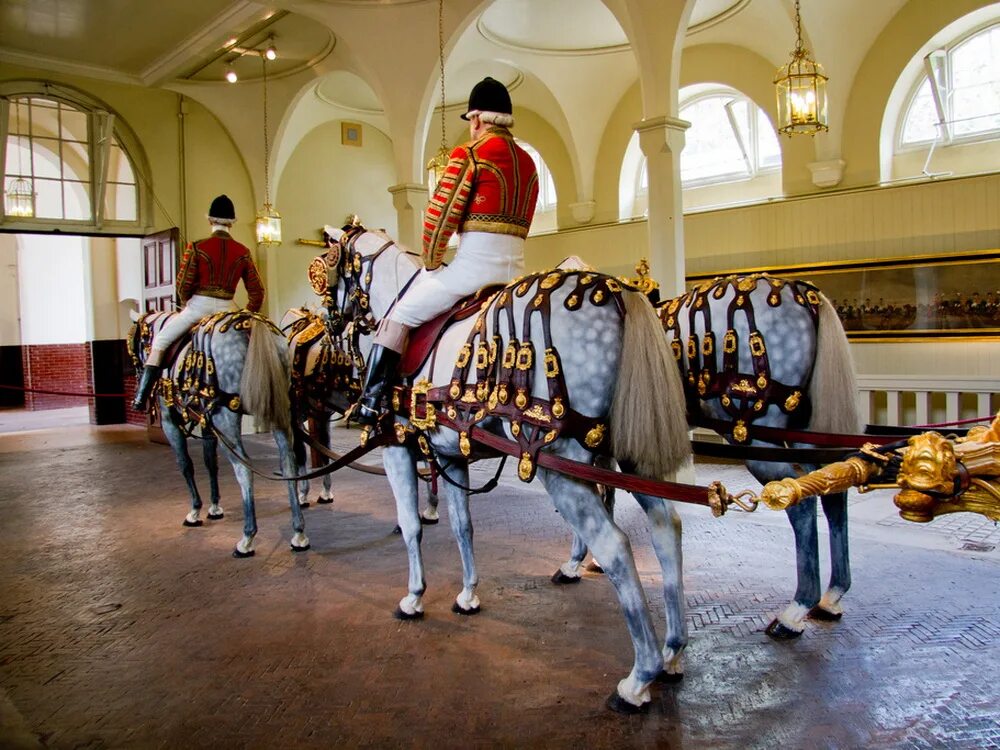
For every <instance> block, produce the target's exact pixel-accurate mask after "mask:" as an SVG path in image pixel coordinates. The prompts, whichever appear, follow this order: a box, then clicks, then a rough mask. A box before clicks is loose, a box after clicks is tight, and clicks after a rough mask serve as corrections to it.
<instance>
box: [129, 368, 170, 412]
mask: <svg viewBox="0 0 1000 750" xmlns="http://www.w3.org/2000/svg"><path fill="white" fill-rule="evenodd" d="M161 372H163V368H162V367H157V366H156V365H146V366H145V367H143V368H142V377H141V378H140V379H139V385H138V386H137V387H136V389H135V400H134V401H133V402H132V408H133V409H135V410H136V411H146V402H147V401H149V392H150V391H152V390H153V385H154V384H155V383H156V381H157V380H159V378H160V373H161Z"/></svg>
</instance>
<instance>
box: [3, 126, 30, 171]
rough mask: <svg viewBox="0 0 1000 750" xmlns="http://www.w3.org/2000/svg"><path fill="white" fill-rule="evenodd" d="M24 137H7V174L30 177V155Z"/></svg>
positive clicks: (26, 139) (26, 140)
mask: <svg viewBox="0 0 1000 750" xmlns="http://www.w3.org/2000/svg"><path fill="white" fill-rule="evenodd" d="M28 146H29V144H28V138H27V137H26V136H20V137H18V136H14V135H11V136H8V137H7V174H9V175H31V154H30V152H29V151H28Z"/></svg>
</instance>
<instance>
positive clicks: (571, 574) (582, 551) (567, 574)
mask: <svg viewBox="0 0 1000 750" xmlns="http://www.w3.org/2000/svg"><path fill="white" fill-rule="evenodd" d="M587 552H588V550H587V545H586V544H585V543H584V541H583V539H581V538H580V535H579V534H577V533H576V532H575V531H574V532H573V542H572V543H571V544H570V548H569V560H567V561H566V562H564V563H563V564H562V565H560V566H559V569H558V570H557V571H556V572H555V573H553V574H552V583H555V584H557V585H560V586H563V585H566V584H570V583H579V582H580V579H581V575H580V568H581V567H582V566H583V561H584V559H585V558H586V557H587Z"/></svg>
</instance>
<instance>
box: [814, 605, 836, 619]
mask: <svg viewBox="0 0 1000 750" xmlns="http://www.w3.org/2000/svg"><path fill="white" fill-rule="evenodd" d="M843 616H844V613H843V612H831V611H830V610H828V609H823V608H822V607H820V606H819V605H817V606H815V607H813V608H812V609H810V610H809V615H808V617H809V618H810V619H812V620H822V621H823V622H837V621H838V620H839V619H840V618H841V617H843Z"/></svg>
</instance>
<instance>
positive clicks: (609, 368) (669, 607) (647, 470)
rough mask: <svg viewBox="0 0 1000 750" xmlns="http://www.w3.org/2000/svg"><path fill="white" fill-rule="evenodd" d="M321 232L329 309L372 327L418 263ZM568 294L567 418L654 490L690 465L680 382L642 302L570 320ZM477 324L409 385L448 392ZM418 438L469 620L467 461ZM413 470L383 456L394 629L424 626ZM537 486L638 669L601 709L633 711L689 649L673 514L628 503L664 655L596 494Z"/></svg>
mask: <svg viewBox="0 0 1000 750" xmlns="http://www.w3.org/2000/svg"><path fill="white" fill-rule="evenodd" d="M326 232H327V234H328V236H329V237H331V238H333V239H334V240H337V241H341V240H343V241H344V242H345V244H346V245H347V248H346V250H347V252H344V253H343V257H342V258H341V262H340V265H339V269H340V275H339V278H338V279H337V280H336V284H337V287H338V294H337V295H336V296H335V297H336V299H338V300H345V305H346V306H347V307H348V308H349V309H344V310H342V311H341V312H343V313H344V314H346V315H347V316H348V317H352V316H353V317H354V318H355V319H358V320H360V319H363V318H365V317H368V316H369V313H370V317H371V320H372V321H377V320H378V319H380V318H382V317H383V316H384V315H385V313H386V311H387V310H388V308H389V306H390V305H391V304H392V302H393V300H394V299H395V298H396V296H397V295H398V293H399V292H400V290H401V289H402V288H403V287H404V285H405V284H406V283H407V281H408V280H409V279H410V278H411V277H412V276H413V275H414V274H415V273H417V272H421V265H420V263H419V261H418V260H417V259H416V257H415V256H414V255H413V254H411V253H408V252H407V251H405V250H404V249H403V248H401V247H399V246H398V245H396V244H395V243H394V242H393V241H392V240H391V239H390V238H388V237H387V236H386V235H385V234H383V233H381V232H370V231H364V230H360V231H358V232H357V233H351V234H350V235H348V234H347V233H345V231H344V230H342V229H339V228H335V227H329V226H328V227H326ZM569 294H570V291H569V290H568V289H566V288H557V289H553V290H552V297H551V299H552V304H551V310H552V312H551V316H552V320H551V335H552V344H553V346H554V347H555V349H557V350H558V352H559V356H560V357H561V362H562V372H563V375H564V378H565V384H566V391H567V395H568V398H569V401H570V404H571V406H572V408H573V409H575V410H576V411H577V412H579V413H581V414H583V415H585V416H587V417H594V418H598V419H607V420H608V421H609V422H610V433H611V436H612V452H613V453H614V455H615V457H616V458H617V460H618V461H619V463H621V464H622V465H623V466H624V467H626V468H627V469H629V470H632V471H635V472H636V473H638V474H641V475H642V476H647V477H657V478H659V477H663V476H665V475H667V474H669V473H672V472H673V471H674V470H675V469H676V468H677V467H678V466H679V465H680V464H681V463H683V462H684V461H685V460H687V459H688V458H689V456H690V443H689V442H688V438H687V427H686V422H685V418H684V411H683V405H684V398H683V392H682V388H681V383H680V378H679V374H678V371H677V368H676V366H675V365H674V363H673V360H672V357H671V355H670V351H669V348H668V347H667V342H666V339H665V338H664V336H663V330H662V327H661V326H660V323H659V321H658V320H657V319H656V315H655V312H654V310H653V308H652V306H651V305H650V303H649V301H648V300H647V299H646V298H645V297H644V296H643V295H642V294H640V293H639V292H635V291H629V290H624V291H622V292H621V299H622V301H623V303H624V307H625V312H624V315H623V314H622V313H620V312H619V310H618V308H617V307H616V305H615V304H604V305H597V304H594V302H593V301H592V300H590V299H585V300H584V301H583V302H582V304H580V306H579V307H578V308H577V309H574V310H570V309H567V307H566V305H565V303H566V301H567V297H568V295H569ZM533 296H534V292H532V291H530V290H529V291H528V292H527V293H526V294H525V295H524V296H521V297H518V298H517V301H516V302H515V303H514V315H513V318H514V319H515V320H521V319H522V316H523V313H524V309H525V307H526V306H527V305H528V304H530V303H531V302H532V298H533ZM491 304H496V302H495V301H494V302H493V303H491ZM486 318H487V319H489V318H490V316H489V315H487V316H486ZM474 323H475V319H469V320H467V321H465V322H462V323H458V324H456V325H455V326H453V327H451V328H449V329H448V330H447V332H446V333H445V334H444V336H443V337H442V338H441V340H440V341H439V342H438V343H437V344H436V346H435V353H436V354H435V356H432V357H431V358H430V359H429V360H428V362H427V363H426V364H425V365H423V367H422V368H421V370H420V371H419V372H418V373H417V375H416V376H415V378H416V379H418V380H420V379H426V380H427V381H429V382H430V383H431V384H433V385H442V384H447V383H448V382H449V380H450V377H451V375H452V372H453V368H454V363H455V360H456V356H457V354H458V352H459V350H460V348H461V347H462V345H463V344H464V343H465V342H466V340H467V336H468V334H469V332H470V330H471V327H472V325H473V324H474ZM538 328H539V326H535V330H533V332H532V334H531V336H530V340H531V341H532V343H533V345H534V347H535V351H539V352H543V351H545V346H546V345H545V342H544V339H543V336H542V333H541V331H539V330H538ZM494 333H496V334H497V335H498V336H500V338H501V342H500V347H499V348H500V349H501V350H502V349H503V347H504V346H505V345H506V343H507V342H508V340H509V334H508V332H507V331H506V330H500V331H493V330H492V325H491V326H490V330H489V331H488V335H489V336H492V335H493V334H494ZM516 333H517V335H518V336H519V337H520V336H522V335H523V331H521V330H518V331H516ZM538 359H540V358H538ZM542 367H543V365H542V363H540V362H536V378H535V381H534V382H535V383H536V386H535V391H534V392H533V395H535V396H537V397H547V396H548V393H547V391H545V392H542V391H541V390H540V389H543V388H544V387H545V382H546V381H545V376H544V371H543V370H542V369H541V368H542ZM479 425H480V426H481V427H482V428H483V429H488V430H490V431H492V432H495V433H498V434H501V435H505V436H507V437H508V438H510V437H511V436H512V434H513V433H512V431H511V425H510V424H509V423H508V422H507V421H505V420H501V419H499V418H496V417H487V418H486V419H485V420H484V421H482V422H480V423H479ZM427 437H428V439H429V442H430V444H431V446H432V449H433V451H434V453H435V454H436V455H437V456H438V457H439V458H441V459H444V460H445V462H446V465H445V466H444V471H446V472H447V474H448V477H449V478H450V479H451V480H452V481H453V482H454V484H452V483H450V482H445V483H444V484H443V485H442V491H443V492H444V493H445V495H446V497H447V500H448V507H449V517H450V521H451V526H452V531H453V532H454V534H455V538H456V540H457V541H458V545H459V551H460V556H461V559H462V566H463V588H462V591H461V592H460V593H459V594H458V596H457V597H456V599H455V603H454V605H453V607H452V608H453V610H455V611H456V612H459V613H463V614H473V613H475V612H477V611H479V606H480V601H479V597H478V595H477V593H476V587H477V585H478V574H477V572H476V567H475V561H474V558H473V551H472V524H471V520H470V517H469V504H468V495H467V492H466V491H465V490H464V489H461V488H464V487H468V483H469V482H468V477H469V472H468V459H467V458H466V457H465V456H464V455H463V453H462V451H461V448H460V438H459V435H458V434H457V433H456V432H454V431H452V430H449V429H446V428H442V427H440V426H439V427H438V428H436V429H433V430H429V431H428V432H427ZM543 450H544V451H547V452H551V453H554V454H556V455H558V456H562V457H565V458H570V459H574V460H577V461H581V462H584V463H591V462H592V461H593V460H594V455H593V453H592V452H591V451H590V450H588V449H587V448H585V447H583V445H581V444H580V443H578V442H577V441H576V440H574V439H570V438H557V439H555V440H554V441H553V442H551V443H550V444H548V445H547V446H546V447H545V448H543ZM416 459H417V455H415V452H414V451H412V450H411V449H410V448H408V447H405V446H401V445H397V444H393V445H390V446H389V447H386V448H385V450H384V452H383V463H384V465H385V469H386V473H387V475H388V478H389V482H390V485H391V487H392V491H393V494H394V496H395V498H396V508H397V516H398V521H399V525H400V527H401V528H402V533H403V540H404V542H405V544H406V548H407V554H408V557H409V565H410V573H409V584H408V593H407V595H406V596H404V597H403V599H402V600H401V601H400V602H399V606H398V608H397V616H399V617H402V618H415V617H420V616H422V614H423V595H424V591H425V588H426V585H425V581H424V567H423V560H422V556H421V550H420V541H421V534H422V531H421V525H420V519H419V515H418V508H417V470H416ZM538 476H539V477H540V479H541V481H542V483H543V484H544V486H545V488H546V490H547V491H548V493H549V495H550V496H551V498H552V500H553V503H554V504H555V506H556V508H557V510H558V511H559V512H560V514H561V515H562V516H563V518H564V519H566V521H568V522H569V524H570V525H571V526H572V528H573V529H574V530H575V531H576V532H577V533H578V534H579V535H580V536H581V538H582V539H583V540H584V541H585V542H586V544H587V545H588V546H590V548H591V549H593V550H595V552H596V554H597V555H598V556H599V557H600V560H601V563H602V564H603V565H604V569H605V571H606V572H607V574H608V578H609V579H610V580H611V582H612V584H613V585H614V587H615V590H616V592H617V594H618V599H619V601H620V603H621V607H622V610H623V613H624V617H625V622H626V625H627V628H628V631H629V635H630V636H631V639H632V645H633V649H634V653H635V660H634V663H633V667H632V670H631V672H630V673H629V674H628V676H627V677H625V678H624V679H622V680H621V681H620V682H619V683H618V685H617V687H616V690H615V692H614V693H612V695H611V696H610V697H609V705H610V706H611V707H612V708H615V709H617V710H624V711H630V710H638V709H640V708H641V707H642V706H643V705H644V704H646V703H648V702H649V700H650V696H649V686H650V684H651V683H652V681H653V680H654V679H655V678H656V677H657V676H658V675H660V674H661V673H666V674H667V675H672V676H674V677H676V676H679V675H680V674H681V673H682V672H681V663H680V662H681V653H682V651H683V649H684V647H685V645H686V643H687V628H686V623H685V619H684V613H683V604H684V595H683V582H682V578H681V571H682V565H681V562H682V560H681V539H680V522H679V518H678V516H677V513H676V511H675V510H674V509H673V508H672V506H671V504H670V503H669V502H667V501H665V500H662V499H660V498H656V497H651V496H646V495H637V496H636V497H637V500H638V501H639V503H640V505H641V506H642V507H643V509H644V510H645V511H646V513H647V515H648V517H649V519H650V524H651V533H652V537H653V545H654V548H655V551H656V555H657V557H658V559H659V562H660V566H661V568H662V571H663V594H664V598H665V601H666V628H667V632H666V639H665V642H664V643H663V645H662V648H661V647H660V645H659V643H660V642H659V640H658V636H657V633H656V630H655V627H654V625H653V621H652V616H651V614H650V610H649V605H648V603H647V601H646V597H645V593H644V592H643V589H642V586H641V584H640V582H639V578H638V574H637V572H636V567H635V562H634V559H633V557H632V552H631V548H630V545H629V542H628V539H627V537H626V536H625V534H624V533H623V532H622V531H621V530H620V529H619V528H618V527H617V526H616V525H615V524H614V521H613V520H612V518H611V517H610V516H609V515H608V513H607V511H606V510H605V508H604V505H603V503H602V501H601V497H600V495H599V493H598V491H597V489H596V487H595V486H594V485H593V484H590V483H587V482H583V481H579V480H577V479H572V478H570V477H567V476H564V475H562V474H558V473H555V472H552V471H549V470H546V469H544V468H539V469H538ZM456 485H458V486H456Z"/></svg>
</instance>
